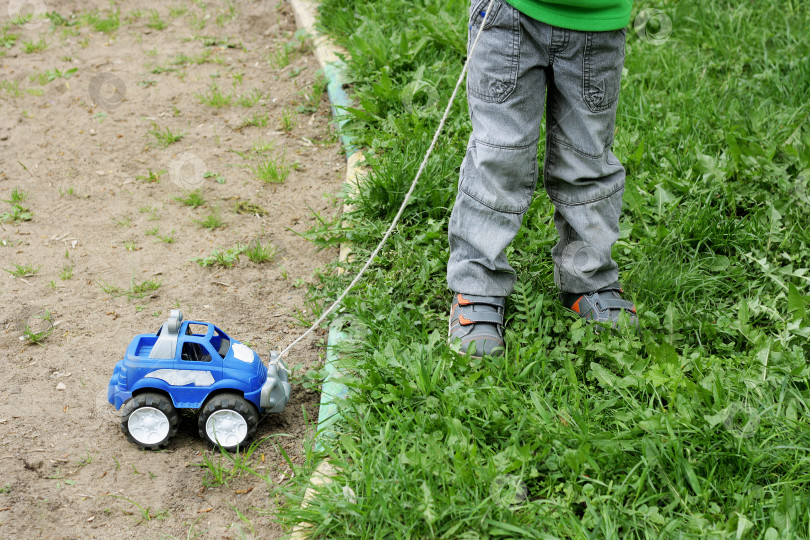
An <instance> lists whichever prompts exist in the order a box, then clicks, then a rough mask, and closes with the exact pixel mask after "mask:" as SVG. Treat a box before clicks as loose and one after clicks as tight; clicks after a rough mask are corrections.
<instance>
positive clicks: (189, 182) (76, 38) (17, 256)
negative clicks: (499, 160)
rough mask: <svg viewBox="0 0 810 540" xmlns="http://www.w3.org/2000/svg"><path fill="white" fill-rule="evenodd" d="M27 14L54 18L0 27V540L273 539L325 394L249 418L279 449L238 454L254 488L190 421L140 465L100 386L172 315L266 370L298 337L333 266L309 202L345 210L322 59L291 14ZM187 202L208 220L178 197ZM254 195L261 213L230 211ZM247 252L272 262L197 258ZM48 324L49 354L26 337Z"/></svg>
mask: <svg viewBox="0 0 810 540" xmlns="http://www.w3.org/2000/svg"><path fill="white" fill-rule="evenodd" d="M16 3H18V4H21V3H22V2H16ZM11 4H15V2H12V3H11ZM32 5H34V6H36V5H42V6H44V7H45V9H46V10H47V12H48V13H58V14H59V16H61V20H60V17H56V16H52V17H51V18H48V19H45V20H44V21H41V23H39V24H37V22H38V21H37V20H34V21H33V22H31V23H28V24H27V25H25V26H24V27H22V28H21V27H20V26H19V25H14V24H10V19H9V18H8V16H7V15H6V14H5V13H4V12H0V24H3V25H5V29H4V30H3V31H2V32H0V40H1V41H0V55H2V54H3V53H5V56H3V57H0V199H3V200H12V198H13V197H14V196H15V193H17V194H18V195H21V194H22V193H23V192H24V193H25V195H26V198H25V199H24V200H22V201H19V202H18V203H17V207H16V209H15V206H14V205H13V204H12V203H8V202H0V215H2V214H6V216H5V221H4V222H2V228H0V268H3V269H6V270H11V271H16V270H17V269H18V266H19V269H20V271H19V272H17V273H19V274H20V275H19V276H13V275H12V274H11V273H10V272H5V271H2V272H0V274H2V275H0V304H1V305H2V308H0V309H1V310H0V373H2V374H3V375H2V378H0V537H5V538H132V537H133V536H135V535H138V536H141V537H143V538H163V537H177V538H192V537H198V538H242V537H245V538H250V537H254V536H255V537H262V538H267V537H276V536H279V535H280V534H281V530H280V529H279V528H278V527H277V526H275V525H274V524H273V523H272V512H273V505H274V499H273V497H272V496H268V495H269V494H270V493H271V491H272V489H273V487H274V486H275V485H276V483H278V482H282V481H283V480H284V478H285V476H284V475H285V473H288V472H289V468H288V467H287V465H286V464H285V462H284V459H283V457H282V455H281V453H280V452H279V447H280V448H283V449H284V451H285V452H286V453H287V454H288V455H289V456H290V457H291V458H292V459H293V460H300V459H301V441H302V439H303V437H304V435H305V432H306V430H307V429H308V428H307V425H306V423H305V417H304V413H305V414H306V416H307V418H309V419H310V420H312V419H316V418H317V408H318V395H317V394H315V393H308V392H305V391H304V390H303V389H302V388H301V386H300V385H297V384H294V385H293V397H292V400H291V402H290V404H289V405H288V407H287V409H286V411H285V412H284V413H282V414H281V415H278V416H272V417H268V418H265V419H264V420H263V421H262V422H261V423H260V425H259V429H258V436H259V438H263V437H271V436H275V437H272V438H270V439H269V440H266V441H265V442H263V443H262V444H260V445H259V446H258V447H257V448H256V450H255V452H254V453H253V455H252V456H251V457H250V458H249V459H248V460H247V463H246V464H247V466H249V467H250V468H252V470H253V471H254V472H256V473H257V474H258V475H259V476H256V475H253V474H249V473H245V472H243V473H242V474H241V475H239V476H234V477H231V478H227V476H228V473H229V471H231V470H232V469H233V466H232V464H231V463H230V462H229V461H228V460H227V459H225V460H224V461H222V463H221V465H222V466H221V467H219V466H217V464H218V463H219V461H220V459H221V457H220V456H219V454H212V453H211V452H210V451H209V450H208V449H207V448H206V447H205V446H204V443H203V441H202V440H200V439H199V438H198V437H197V434H196V424H195V419H194V418H193V417H191V416H187V417H184V418H183V419H182V422H181V427H180V432H179V434H178V436H177V437H176V439H174V440H173V442H172V443H171V444H170V446H169V448H168V449H167V450H165V451H162V452H143V451H140V450H138V449H137V448H136V447H135V446H133V445H132V444H130V443H129V442H127V440H126V438H125V437H124V436H123V435H122V433H121V431H120V429H119V427H118V413H117V412H116V411H115V410H114V408H113V407H112V406H111V405H109V404H108V403H107V401H106V392H107V383H108V381H109V378H110V375H111V373H112V367H113V365H114V363H115V362H116V361H117V360H119V359H120V358H121V357H122V355H123V353H124V350H125V348H126V346H127V344H128V343H129V341H130V340H131V339H132V337H133V336H134V335H135V334H138V333H142V332H147V331H154V330H156V329H157V328H158V326H159V325H160V323H161V322H162V321H163V320H165V318H166V317H167V316H168V313H169V310H170V309H171V308H175V307H179V308H180V309H181V310H182V311H183V313H184V315H185V316H186V318H187V319H196V320H205V321H210V322H213V323H215V324H217V325H218V326H220V327H221V328H223V329H224V330H225V331H226V332H228V333H230V334H231V335H232V336H234V337H236V338H237V339H239V340H241V341H246V342H248V343H249V344H251V345H253V346H254V347H255V348H256V349H257V350H258V351H259V353H260V354H262V356H263V358H265V359H266V357H267V351H268V350H269V349H270V348H275V349H279V348H280V346H281V345H284V344H286V343H289V342H290V340H291V339H292V337H294V335H295V334H296V332H299V331H300V330H301V327H300V326H298V325H297V316H296V312H297V311H298V310H302V311H303V310H305V309H306V306H305V303H304V298H305V290H306V284H307V283H310V282H312V280H313V279H314V277H313V271H314V270H316V269H317V268H318V267H321V266H323V265H325V264H326V263H327V262H329V261H331V260H334V259H335V257H336V253H335V252H333V251H329V250H326V251H320V252H318V251H316V250H315V249H314V247H313V246H312V245H311V244H309V243H308V242H307V241H305V240H303V239H302V238H300V237H299V236H298V235H296V232H303V231H305V230H307V229H308V228H309V227H310V226H311V224H312V223H313V219H314V218H313V213H312V211H311V210H310V208H311V209H312V210H314V211H316V212H319V213H321V214H322V215H326V216H328V215H331V214H332V213H333V212H335V211H336V209H335V206H334V205H333V204H332V203H331V202H330V200H329V199H327V198H325V197H324V195H325V194H329V193H335V192H337V191H338V189H339V187H340V182H341V180H342V172H343V167H344V165H343V159H342V157H341V155H340V153H339V148H338V145H337V142H336V139H335V137H334V135H333V133H332V131H331V130H330V126H329V106H328V102H327V100H326V97H325V95H322V94H321V93H319V92H317V91H315V89H318V88H321V87H322V85H321V83H316V82H315V81H316V71H317V64H316V62H315V60H314V59H313V58H312V57H311V55H310V54H309V53H308V52H307V51H306V45H304V44H303V41H304V40H301V39H298V38H297V37H296V36H295V22H294V19H293V17H292V14H291V12H290V9H289V8H288V7H287V5H286V3H283V2H280V3H278V4H276V3H273V2H244V1H239V0H236V1H232V2H229V3H226V2H222V3H220V2H216V3H215V2H188V1H181V2H177V3H176V4H167V3H164V2H153V1H143V2H118V3H116V9H117V12H118V13H117V25H118V27H117V28H115V25H116V15H115V13H114V12H113V11H111V8H110V4H109V3H108V2H104V1H93V2H55V1H52V0H45V2H44V3H43V2H40V1H37V2H28V3H27V6H28V8H27V9H30V6H32ZM5 8H6V6H5V4H4V5H3V10H5ZM164 26H165V27H164ZM14 34H17V35H18V37H17V38H16V40H15V39H14V38H13V37H12V36H13V35H14ZM27 51H30V52H27ZM74 70H75V71H74ZM229 99H230V101H231V103H230V104H223V102H227V101H228V100H229ZM217 105H219V106H217ZM245 124H252V125H245ZM167 129H168V132H167ZM150 132H153V134H150ZM180 134H182V138H180V139H179V140H177V141H175V142H171V143H170V144H168V146H166V147H163V144H165V143H167V142H168V140H167V138H169V139H170V138H173V137H172V136H177V135H180ZM285 168H289V171H288V172H287V174H288V175H287V176H286V178H285V179H284V181H283V182H280V183H275V182H272V181H271V180H275V179H278V176H282V177H283V176H284V175H285ZM259 176H264V178H265V180H267V181H263V180H262V179H260V178H259ZM193 189H197V190H198V193H199V195H201V198H202V199H204V201H205V202H204V203H203V204H202V205H201V206H198V207H196V208H195V207H192V206H188V205H186V204H184V203H182V202H180V201H178V200H177V198H180V197H187V196H188V194H189V192H190V191H192V190H193ZM15 190H16V192H15ZM189 202H194V200H193V198H192V199H189ZM245 202H249V203H252V204H253V205H258V207H261V208H262V209H264V210H266V212H267V213H266V214H264V215H257V214H256V212H259V213H260V210H259V209H257V207H250V208H252V211H253V212H254V213H250V212H249V211H248V213H238V212H237V205H238V204H239V203H245ZM250 208H249V209H248V210H250ZM23 209H27V210H28V211H30V218H31V219H30V221H26V220H25V219H26V218H28V217H29V216H28V215H26V212H25V210H23ZM15 218H16V219H15ZM206 220H207V221H206ZM218 221H221V222H222V223H221V226H219V227H216V228H212V227H213V226H215V225H218ZM202 222H205V225H208V227H206V226H204V224H203V223H202ZM256 241H259V242H261V243H262V244H263V245H268V244H271V245H272V246H274V247H275V248H277V250H278V251H277V253H276V255H275V257H274V259H273V260H271V261H268V262H264V263H256V262H252V261H251V260H249V259H248V257H247V256H246V253H242V255H241V257H240V259H239V261H238V262H235V264H234V265H233V266H232V267H222V266H219V265H214V266H210V267H203V266H201V265H199V264H197V263H195V262H191V260H192V259H194V258H204V257H209V256H210V255H211V253H212V252H213V251H214V250H215V249H219V250H224V249H232V248H236V247H237V245H242V246H244V245H247V244H249V243H251V242H256ZM28 265H30V268H25V267H26V266H28ZM34 269H36V272H35V273H34V272H33V271H32V270H34ZM48 314H49V317H50V321H52V322H53V323H55V324H56V327H55V329H54V330H53V331H52V332H51V333H50V334H49V335H47V336H46V337H44V338H43V339H42V341H41V343H40V344H37V345H32V344H30V343H28V341H26V340H25V339H22V340H21V336H23V334H24V332H25V330H26V327H27V328H29V329H30V330H32V331H34V332H37V331H40V330H44V329H47V328H49V323H48V322H47V321H45V320H43V317H48ZM304 318H308V315H307V313H304ZM31 340H33V341H36V338H32V339H31ZM324 340H325V333H321V334H320V335H318V336H316V337H315V338H313V339H310V340H309V341H308V342H305V343H304V344H302V346H301V347H300V348H299V349H298V350H297V351H295V352H294V353H293V354H292V355H291V357H290V359H289V360H290V362H289V363H290V364H291V365H292V367H294V368H295V372H296V373H298V374H300V373H303V371H305V370H306V369H308V368H309V367H311V366H314V365H316V364H317V363H319V362H320V361H321V357H322V356H323V354H324V349H323V343H324ZM283 434H286V435H288V436H284V435H283ZM206 462H208V463H213V464H214V466H212V467H205V466H202V467H199V466H197V465H199V464H203V465H205V463H206ZM217 472H221V473H224V474H225V476H226V478H225V480H227V483H225V484H219V485H217V484H218V483H219V482H218V480H217V478H216V477H215V473H217Z"/></svg>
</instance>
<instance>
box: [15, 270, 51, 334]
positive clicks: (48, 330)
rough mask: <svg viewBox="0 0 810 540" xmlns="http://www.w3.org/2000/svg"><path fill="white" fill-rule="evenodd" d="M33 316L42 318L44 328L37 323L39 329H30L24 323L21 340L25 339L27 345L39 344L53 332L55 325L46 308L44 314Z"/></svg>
mask: <svg viewBox="0 0 810 540" xmlns="http://www.w3.org/2000/svg"><path fill="white" fill-rule="evenodd" d="M51 283H53V282H51ZM34 317H35V318H37V319H42V321H44V323H46V324H45V325H44V328H42V326H43V325H39V327H40V328H41V329H38V330H32V329H31V328H30V327H29V326H28V324H27V323H26V325H25V329H24V330H23V335H22V338H23V341H25V342H26V343H28V344H29V345H41V344H42V342H43V341H45V339H46V338H47V337H48V336H49V335H51V332H53V329H54V328H55V327H56V325H55V324H54V322H53V317H52V315H51V312H50V311H48V310H47V309H46V310H45V314H44V315H35V316H34Z"/></svg>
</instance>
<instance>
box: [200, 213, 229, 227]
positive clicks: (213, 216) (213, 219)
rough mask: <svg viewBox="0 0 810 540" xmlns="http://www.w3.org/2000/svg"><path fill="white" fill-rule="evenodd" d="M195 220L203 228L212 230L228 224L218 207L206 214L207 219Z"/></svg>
mask: <svg viewBox="0 0 810 540" xmlns="http://www.w3.org/2000/svg"><path fill="white" fill-rule="evenodd" d="M194 222H195V223H196V224H197V225H199V226H200V227H202V228H203V229H210V230H212V231H213V230H216V229H221V228H223V227H225V225H227V224H226V223H225V220H223V219H222V216H220V214H219V210H216V209H215V210H214V211H212V212H211V213H210V214H208V215H207V216H205V219H195V220H194Z"/></svg>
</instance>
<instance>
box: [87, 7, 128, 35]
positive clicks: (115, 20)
mask: <svg viewBox="0 0 810 540" xmlns="http://www.w3.org/2000/svg"><path fill="white" fill-rule="evenodd" d="M119 14H120V12H119V11H118V10H117V9H114V10H111V11H110V12H109V13H108V14H107V15H106V16H105V15H102V14H101V13H99V12H98V11H92V12H90V13H88V14H86V15H85V16H84V20H85V21H86V23H87V24H89V25H90V26H91V27H92V28H93V30H95V31H96V32H103V33H104V34H108V35H109V34H112V33H114V32H115V31H116V30H118V27H119V26H120V24H121V20H120V18H119Z"/></svg>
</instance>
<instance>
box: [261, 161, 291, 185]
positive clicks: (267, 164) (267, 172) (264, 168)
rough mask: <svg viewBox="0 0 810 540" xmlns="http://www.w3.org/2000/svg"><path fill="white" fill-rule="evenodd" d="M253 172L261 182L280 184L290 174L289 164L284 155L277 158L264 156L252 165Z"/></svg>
mask: <svg viewBox="0 0 810 540" xmlns="http://www.w3.org/2000/svg"><path fill="white" fill-rule="evenodd" d="M252 170H253V174H255V175H256V178H258V179H259V180H261V181H262V182H266V183H268V184H280V183H282V182H284V180H286V179H287V176H289V174H290V164H289V163H287V159H286V158H285V157H284V156H281V157H279V158H266V159H263V160H262V161H260V162H259V163H258V164H257V165H255V166H253V167H252Z"/></svg>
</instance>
